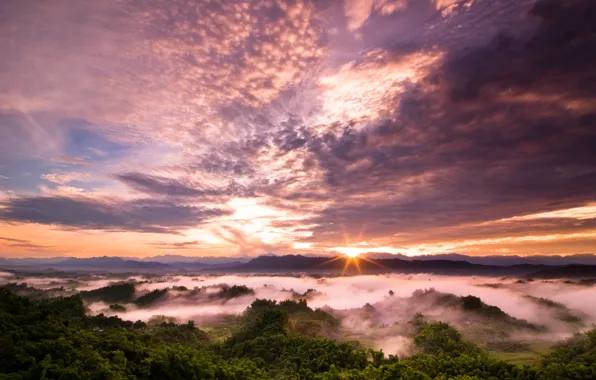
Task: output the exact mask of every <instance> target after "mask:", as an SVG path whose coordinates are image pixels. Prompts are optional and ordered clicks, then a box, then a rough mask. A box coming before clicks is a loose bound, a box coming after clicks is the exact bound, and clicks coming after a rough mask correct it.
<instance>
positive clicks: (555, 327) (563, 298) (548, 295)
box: [0, 272, 596, 356]
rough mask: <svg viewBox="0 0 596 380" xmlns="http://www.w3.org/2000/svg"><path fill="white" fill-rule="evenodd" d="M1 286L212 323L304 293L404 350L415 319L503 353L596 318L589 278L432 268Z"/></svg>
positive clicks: (346, 327) (336, 333)
mask: <svg viewBox="0 0 596 380" xmlns="http://www.w3.org/2000/svg"><path fill="white" fill-rule="evenodd" d="M0 283H1V284H5V285H6V284H11V285H10V286H12V288H13V291H16V292H21V293H26V292H29V294H30V295H34V296H35V295H39V294H41V293H39V292H40V291H46V292H48V291H50V292H51V296H56V295H70V294H74V293H77V292H80V293H81V295H82V296H83V299H84V300H85V303H86V305H87V307H88V309H89V312H90V313H92V314H100V313H103V314H105V315H108V316H109V315H116V316H119V317H120V318H122V319H126V320H132V321H136V320H142V321H146V322H147V321H152V320H157V321H162V320H168V321H170V320H171V321H178V322H186V321H188V320H193V321H195V323H197V325H199V326H200V327H201V326H202V325H203V326H205V328H207V329H208V328H209V326H212V325H213V324H216V323H218V321H222V320H226V319H229V318H233V317H234V316H238V315H240V314H242V313H243V312H244V311H245V310H246V308H247V307H248V306H249V305H250V304H251V303H252V302H253V301H255V300H256V299H269V300H275V301H283V300H288V299H290V300H298V299H304V300H306V301H307V303H308V306H309V307H310V308H313V309H317V308H318V309H321V310H322V311H324V312H326V313H328V314H329V315H331V316H332V317H333V318H335V319H336V320H337V321H338V327H337V328H325V329H322V330H321V332H320V334H322V335H324V336H327V337H329V338H334V339H341V340H348V341H354V342H358V344H360V345H363V346H368V347H373V348H376V349H383V350H384V351H385V352H386V353H391V354H397V355H400V356H403V355H407V354H408V353H409V352H410V348H411V341H410V336H411V335H412V334H411V330H412V321H413V320H415V319H416V318H418V319H425V320H429V321H430V320H432V321H444V322H448V323H451V324H453V325H454V326H456V327H457V328H458V329H460V330H461V331H462V334H463V335H464V336H465V337H466V338H468V339H470V340H473V341H475V342H477V343H479V344H481V345H483V346H485V347H488V348H489V349H491V348H494V349H495V350H501V351H507V350H522V349H523V347H524V346H523V345H525V344H527V342H551V343H552V342H555V341H559V340H561V339H564V338H566V337H568V336H571V335H572V334H574V333H576V332H579V331H583V330H585V329H588V328H590V327H593V324H594V323H595V322H596V302H594V301H595V300H594V288H593V286H592V284H581V283H577V282H571V281H564V280H555V281H542V280H535V281H533V280H531V279H529V280H528V279H526V280H518V279H515V278H493V277H450V276H436V275H426V274H418V275H399V274H390V275H360V276H345V277H321V276H264V275H221V276H215V275H213V276H211V275H207V276H205V275H201V276H186V275H167V276H122V275H118V276H110V275H81V276H79V277H69V278H60V277H23V276H18V275H14V274H12V273H8V272H0ZM25 283H26V284H27V285H24V284H25ZM17 284H19V285H17ZM114 285H116V286H114ZM36 292H37V293H36ZM470 296H471V297H470ZM590 300H591V301H590ZM512 347H513V348H512Z"/></svg>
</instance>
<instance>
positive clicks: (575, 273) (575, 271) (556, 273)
mask: <svg viewBox="0 0 596 380" xmlns="http://www.w3.org/2000/svg"><path fill="white" fill-rule="evenodd" d="M532 276H533V277H540V278H562V277H596V265H565V266H558V267H548V268H542V269H540V270H538V271H536V272H535V273H532Z"/></svg>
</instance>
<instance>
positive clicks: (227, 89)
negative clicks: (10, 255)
mask: <svg viewBox="0 0 596 380" xmlns="http://www.w3.org/2000/svg"><path fill="white" fill-rule="evenodd" d="M1 7H2V9H3V11H4V12H5V13H6V14H9V15H10V16H11V17H8V18H7V20H6V22H5V23H2V25H0V49H2V51H4V52H6V54H5V55H6V56H7V57H9V58H8V59H6V60H4V61H3V62H2V63H0V82H2V83H3V87H2V89H1V90H0V103H1V104H3V105H4V106H3V107H4V108H3V109H2V110H0V164H3V163H8V164H9V165H10V166H9V171H7V172H5V171H4V168H3V169H2V173H4V174H7V175H9V176H10V177H11V181H10V184H9V185H10V186H11V187H10V190H9V191H11V192H10V193H8V192H7V193H6V194H10V197H7V200H5V201H3V206H2V208H1V209H0V213H1V214H0V215H2V216H3V217H7V218H8V219H9V220H13V221H31V222H35V223H43V224H47V225H52V224H56V225H61V226H63V227H64V226H68V227H70V228H74V229H76V228H78V227H80V228H84V229H88V228H98V229H104V230H126V231H142V232H147V231H158V232H179V231H181V230H183V229H185V228H191V227H193V226H197V225H201V226H203V227H205V229H207V230H209V231H211V230H212V231H215V232H213V233H212V235H213V236H211V237H213V238H214V239H213V240H214V241H217V242H218V244H219V242H221V241H222V240H223V241H227V242H228V243H229V244H231V245H233V246H234V247H237V249H238V250H239V251H240V250H248V251H250V252H253V253H255V254H257V253H263V251H266V250H274V249H280V250H284V249H289V247H292V246H293V243H294V242H297V243H298V244H297V245H296V246H297V247H298V246H301V245H303V244H306V245H309V246H310V247H311V249H313V250H317V249H322V250H325V249H329V248H332V247H338V246H348V245H349V244H354V243H356V244H357V243H359V241H355V240H358V239H359V238H362V239H363V240H366V241H369V242H370V244H371V247H373V248H374V247H377V248H376V249H380V248H379V247H381V248H382V247H388V248H387V249H393V250H395V251H398V250H399V249H402V248H404V247H405V248H407V249H409V248H412V249H417V248H416V247H422V248H421V249H431V248H429V247H431V246H433V247H434V245H433V244H435V243H437V244H439V245H444V246H445V247H447V246H449V247H452V246H453V244H456V243H457V242H458V241H460V242H464V243H465V242H476V243H477V244H481V245H476V246H473V245H467V243H466V244H464V245H462V244H460V245H459V246H457V247H460V248H461V247H464V246H465V249H468V250H472V249H480V248H486V247H488V246H494V245H495V244H489V243H487V242H491V241H498V242H503V241H504V240H499V239H534V238H536V239H539V238H540V237H541V236H580V235H581V236H589V233H590V232H591V231H593V230H594V228H595V224H594V223H595V222H594V220H593V219H594V218H592V214H591V213H589V212H587V213H586V212H584V213H583V214H581V215H582V216H581V217H569V218H568V217H565V216H566V215H571V214H570V213H573V215H576V216H577V215H580V214H579V212H580V211H578V210H575V209H577V208H585V207H588V205H589V204H591V203H593V202H595V201H596V199H595V198H594V195H593V189H594V188H595V187H596V171H595V169H594V162H596V156H595V153H594V152H595V151H594V149H593V146H594V145H595V144H596V136H595V135H594V124H595V123H596V116H595V114H594V107H595V106H596V103H595V101H594V96H593V94H594V93H595V92H596V88H594V85H593V84H594V75H595V72H594V67H596V57H595V54H594V53H593V52H594V51H596V49H595V46H594V40H593V38H592V34H593V31H594V27H593V25H592V24H593V23H592V19H593V18H594V15H595V11H594V5H593V4H592V3H591V2H589V1H582V0H572V1H569V2H565V3H561V2H556V1H549V0H541V1H534V0H520V1H513V0H505V1H492V0H464V1H451V0H448V1H430V0H427V1H401V0H399V1H385V0H364V1H363V0H346V1H345V2H316V1H307V0H303V1H281V0H279V1H268V2H253V1H234V2H225V1H221V2H217V1H215V2H202V3H200V4H199V3H197V2H195V1H189V0H170V1H165V0H141V1H132V0H124V1H120V2H117V3H114V2H95V3H89V2H79V1H74V0H63V1H61V2H30V3H26V4H25V3H22V4H21V3H19V2H15V1H10V2H4V3H2V6H1ZM23 25H27V26H28V27H27V28H23V27H22V26H23ZM29 29H30V30H31V31H32V32H27V30H29ZM64 31H68V33H66V32H64ZM32 36H35V38H32ZM98 41H100V44H99V46H98ZM98 49H99V51H101V54H97V51H98ZM31 73H36V75H35V78H34V80H33V79H32V77H31ZM124 152H126V157H125V158H124V156H123V154H124ZM12 162H17V163H16V164H12ZM57 164H59V165H61V166H67V167H69V166H73V167H77V166H78V167H79V168H68V169H66V168H64V171H62V170H61V171H59V172H57V171H56V170H55V168H56V165H57ZM91 164H92V165H93V169H94V171H93V172H94V173H93V174H94V176H95V175H96V174H95V173H105V175H103V176H100V175H97V178H96V177H94V178H93V180H94V184H95V181H97V182H98V186H97V189H94V190H87V189H85V190H83V189H81V188H79V187H75V186H58V187H57V188H56V189H49V188H47V187H42V185H43V184H40V183H32V181H30V180H27V179H21V178H20V177H24V176H21V175H20V174H18V173H25V172H29V173H33V174H34V175H31V176H30V178H35V179H38V178H39V176H41V175H43V176H42V178H43V179H45V180H48V181H50V182H53V183H57V184H60V185H68V184H71V183H72V182H74V181H80V180H85V181H87V180H90V179H91V178H90V177H88V176H87V173H85V172H84V170H81V169H80V167H81V166H82V165H91ZM61 169H62V168H61ZM95 169H97V170H95ZM13 173H17V174H18V175H17V174H13ZM17 177H18V179H15V178H17ZM19 181H21V182H19ZM39 189H41V190H42V193H43V194H44V195H45V196H33V195H31V194H35V193H36V192H38V191H39ZM98 189H99V190H98ZM99 191H101V194H100V193H99ZM106 194H108V195H109V194H117V195H118V197H108V198H106V197H104V196H105V195H106ZM85 196H86V197H85ZM89 197H93V199H91V198H89ZM146 197H148V198H151V200H147V199H146ZM198 203H199V204H198ZM221 205H225V206H221ZM255 205H256V206H255ZM224 207H225V208H226V210H229V211H225V212H224V211H222V209H223V208H224ZM247 210H248V211H247ZM271 210H275V211H274V212H273V213H271ZM564 210H575V211H569V212H567V211H564ZM252 212H254V213H255V215H253V214H252ZM261 213H265V214H264V215H263V214H261ZM267 213H269V214H267ZM257 216H258V217H257ZM207 221H208V223H206V222H207ZM497 221H500V222H497ZM201 233H207V232H205V230H201ZM197 234H198V232H197ZM207 234H208V233H207ZM574 234H576V235H574ZM192 239H195V238H194V237H193V238H192ZM566 240H570V239H564V238H562V239H560V241H561V242H563V241H566ZM572 240H573V241H574V243H573V244H576V243H577V244H580V243H578V242H576V240H582V239H572ZM588 240H589V239H588V238H587V240H586V239H583V243H581V245H574V246H573V249H574V250H580V249H581V250H583V249H585V246H586V244H587V243H586V241H588ZM511 241H518V240H511ZM519 241H520V243H519V244H517V245H515V246H514V244H513V243H512V244H511V245H508V246H506V247H502V248H504V249H511V250H512V251H515V249H520V250H523V247H522V245H524V246H528V247H529V246H530V245H532V244H535V245H534V248H532V249H537V250H539V249H545V250H547V249H551V248H547V247H546V244H544V245H542V246H540V247H539V246H538V244H539V243H538V240H536V241H535V242H534V241H527V240H526V241H524V244H522V243H521V241H522V240H519ZM425 244H428V246H427V245H425ZM499 244H505V243H499ZM556 244H557V242H555V241H553V242H552V244H550V243H549V247H555V246H556ZM569 247H570V248H569V249H572V248H571V246H569ZM493 248H495V247H493ZM493 248H490V249H493ZM234 249H236V248H234ZM462 249H464V248H462ZM528 249H529V248H528ZM553 249H554V248H553ZM557 249H564V248H561V247H559V248H557ZM559 253H563V252H559Z"/></svg>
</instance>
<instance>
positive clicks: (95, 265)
mask: <svg viewBox="0 0 596 380" xmlns="http://www.w3.org/2000/svg"><path fill="white" fill-rule="evenodd" d="M53 266H54V267H55V268H61V269H62V268H89V269H108V270H109V269H168V268H171V266H170V265H168V264H162V263H156V262H151V261H137V260H124V259H122V258H120V257H107V256H103V257H90V258H84V259H79V258H69V259H66V260H64V261H61V262H59V263H55V264H53Z"/></svg>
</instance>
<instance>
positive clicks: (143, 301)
mask: <svg viewBox="0 0 596 380" xmlns="http://www.w3.org/2000/svg"><path fill="white" fill-rule="evenodd" d="M166 294H168V289H155V290H152V291H150V292H149V293H147V294H144V295H142V296H140V297H139V298H137V299H136V300H135V301H134V303H135V305H137V306H138V307H147V306H151V305H153V304H154V303H155V302H157V301H158V300H160V299H161V298H163V297H165V295H166Z"/></svg>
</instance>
